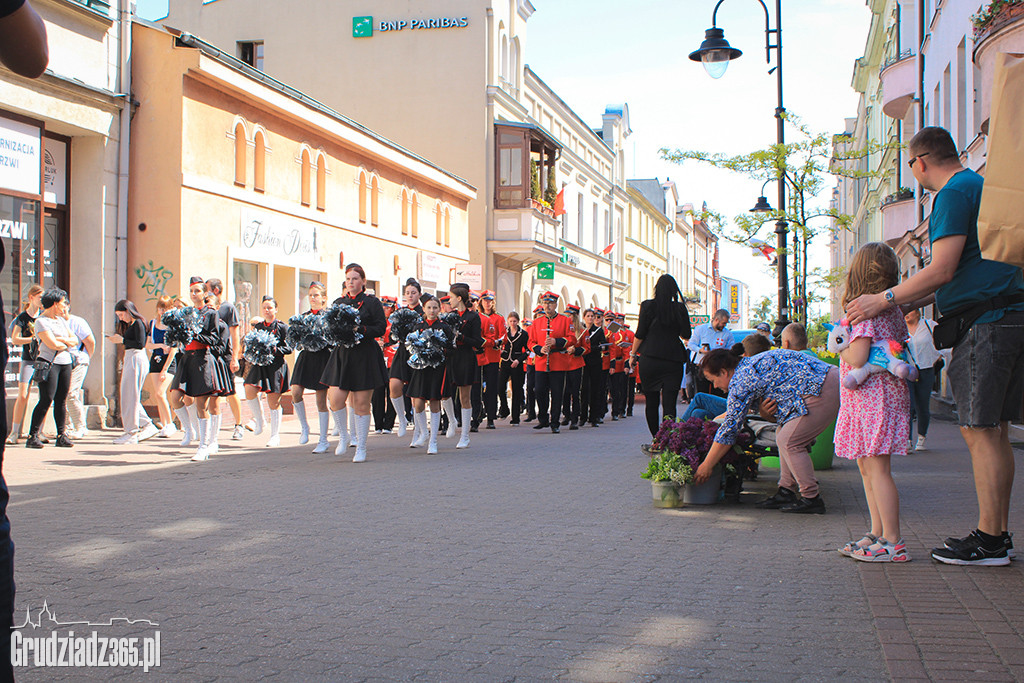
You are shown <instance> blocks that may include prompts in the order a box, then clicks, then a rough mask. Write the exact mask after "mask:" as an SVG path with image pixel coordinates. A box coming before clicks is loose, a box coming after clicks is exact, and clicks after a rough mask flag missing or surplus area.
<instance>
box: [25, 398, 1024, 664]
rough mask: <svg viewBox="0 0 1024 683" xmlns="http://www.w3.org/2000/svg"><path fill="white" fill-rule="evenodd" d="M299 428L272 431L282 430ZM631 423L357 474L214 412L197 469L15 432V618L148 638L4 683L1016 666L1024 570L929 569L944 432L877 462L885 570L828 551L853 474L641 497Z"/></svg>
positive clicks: (291, 434)
mask: <svg viewBox="0 0 1024 683" xmlns="http://www.w3.org/2000/svg"><path fill="white" fill-rule="evenodd" d="M641 408H642V407H641ZM295 432H296V426H295V422H294V421H293V420H289V421H286V423H285V435H284V441H285V443H288V444H294V443H295V442H296V436H295ZM645 433H646V430H645V428H644V424H643V418H642V417H641V416H639V415H638V416H637V417H633V418H631V419H628V420H624V421H619V422H615V423H611V422H609V423H608V424H607V425H606V426H604V427H601V428H599V429H592V428H587V429H584V430H581V431H579V432H568V431H566V430H563V432H562V434H560V435H552V434H550V433H549V432H547V431H546V430H544V431H543V432H535V431H533V430H531V429H530V428H529V425H523V426H520V427H516V428H512V427H508V426H505V425H504V424H500V425H499V428H498V430H496V431H487V430H481V432H480V433H479V434H474V435H472V437H473V438H472V446H471V448H470V449H469V450H467V451H455V450H454V440H445V439H442V446H441V448H442V451H441V453H440V454H439V455H437V456H427V455H425V451H424V450H411V449H409V448H407V447H406V446H407V443H406V440H404V439H403V440H401V441H400V440H399V439H398V437H396V436H375V435H371V437H370V445H369V449H370V455H369V461H368V462H367V463H365V464H362V465H356V464H353V463H351V462H349V458H341V457H334V456H333V455H331V456H314V455H312V454H310V453H309V450H310V449H311V446H312V445H310V446H302V447H299V446H290V447H284V448H279V449H274V450H269V449H266V448H263V447H262V444H263V442H264V441H263V439H264V437H255V436H252V435H248V436H247V437H246V439H245V440H244V441H242V442H232V441H230V440H228V439H227V437H228V436H229V431H228V430H227V429H225V430H224V432H223V435H222V437H223V438H222V447H221V454H220V455H219V456H216V457H215V458H214V459H212V460H210V461H209V462H207V463H201V464H196V463H191V462H189V461H188V456H187V455H185V454H182V453H180V452H179V449H177V448H176V447H175V443H176V440H175V443H171V442H169V441H168V440H163V439H153V440H151V441H148V442H145V443H143V444H142V445H141V446H131V447H119V446H112V445H109V444H110V439H111V438H112V437H113V436H115V434H113V433H105V434H103V435H102V437H101V436H100V435H94V436H91V437H89V438H88V439H86V440H84V441H83V442H82V443H80V444H78V445H77V447H76V448H75V449H73V450H57V449H55V448H53V447H48V448H46V449H44V450H41V451H29V450H26V449H24V448H22V447H20V446H14V447H8V450H7V457H6V462H5V473H6V475H7V477H8V480H9V482H10V484H11V487H12V504H11V507H10V515H11V518H12V523H13V526H14V535H15V542H16V544H17V555H16V561H17V571H16V577H17V581H18V596H17V605H18V610H19V615H22V614H24V611H25V610H26V609H32V611H33V614H35V613H36V612H37V611H38V609H39V608H40V607H41V606H42V605H43V603H44V602H45V603H46V604H47V606H48V607H49V608H50V609H51V610H52V611H53V613H54V614H55V615H56V617H57V618H58V619H60V620H91V621H100V620H106V619H109V618H111V617H125V618H131V619H149V620H152V621H154V622H158V623H159V630H160V633H161V663H160V667H159V668H158V669H155V670H153V671H151V672H150V673H148V674H143V673H142V672H141V671H140V670H138V669H49V670H41V669H33V668H27V669H26V668H22V669H19V671H18V680H19V681H44V680H46V681H52V680H60V681H63V680H66V681H83V680H136V679H138V680H147V681H148V680H154V681H155V680H165V679H166V680H175V681H185V680H187V681H215V680H225V681H227V680H242V681H252V680H262V679H266V680H280V681H361V680H381V681H384V680H390V681H396V680H398V681H405V680H410V681H476V680H479V681H531V680H551V679H564V680H573V681H655V680H663V681H677V680H683V679H700V678H704V679H708V680H715V681H750V680H779V681H820V680H827V679H852V678H857V679H863V680H886V679H889V678H894V679H899V680H903V679H908V678H914V677H919V678H929V677H930V678H933V679H950V680H952V679H958V680H963V679H965V678H967V677H971V678H974V679H984V680H991V681H995V680H1011V679H1013V678H1014V677H1024V643H1022V640H1021V636H1020V634H1021V633H1022V631H1024V580H1022V574H1021V570H1020V563H1018V564H1016V565H1014V566H1012V567H1010V568H970V569H962V568H956V567H946V566H938V565H934V564H932V563H931V562H930V561H929V560H928V558H927V549H928V548H929V547H930V546H931V545H933V544H935V543H936V542H937V541H938V540H939V539H941V538H942V537H943V536H945V535H948V534H950V533H954V532H955V533H957V534H961V533H965V532H966V531H967V530H968V529H969V528H971V525H972V524H973V523H974V517H975V514H976V511H975V507H974V495H973V486H972V483H971V479H970V470H969V461H968V458H967V455H966V450H965V448H964V446H963V442H962V440H961V439H960V437H959V435H958V434H957V433H956V430H955V429H954V428H953V427H952V425H949V424H948V423H946V424H943V423H939V424H936V425H935V426H934V428H933V433H932V436H931V437H930V440H931V442H932V445H933V448H932V450H930V451H928V452H927V453H919V454H915V455H913V456H911V457H909V458H906V459H903V460H901V461H900V462H899V463H898V464H897V467H896V469H897V476H898V483H899V485H900V487H901V490H902V492H903V505H904V528H905V530H906V539H907V540H908V542H909V544H910V549H911V552H912V553H913V555H914V557H915V560H914V561H913V562H911V563H910V564H909V565H902V566H895V567H891V566H890V567H883V566H865V565H861V564H858V563H855V562H853V561H851V560H847V559H845V558H842V557H840V556H839V555H838V554H837V553H836V552H835V548H836V547H837V545H838V544H839V543H840V542H842V541H845V540H848V539H849V538H851V537H853V536H854V535H858V536H859V534H860V533H862V532H863V529H864V524H865V522H864V519H865V516H866V512H865V506H864V503H863V501H862V494H861V491H860V483H859V477H858V476H857V471H856V467H855V466H853V465H852V464H851V463H839V464H838V466H837V467H836V468H835V469H833V470H830V471H827V472H823V473H821V480H822V487H823V489H822V490H823V496H824V497H825V500H826V502H827V504H828V506H829V513H828V514H827V515H824V516H806V517H803V516H795V517H794V516H789V515H783V514H780V513H777V512H771V511H761V510H757V509H755V508H754V507H753V506H752V505H751V504H750V502H751V500H754V499H756V497H757V496H758V495H760V494H763V493H767V492H769V491H771V490H773V488H774V483H773V474H774V473H773V472H772V471H764V472H762V476H761V478H760V481H758V482H753V483H748V485H747V489H748V490H749V492H748V493H747V494H745V496H744V498H745V500H744V502H742V503H741V504H739V505H727V504H720V505H717V506H711V507H707V508H690V509H682V510H670V511H667V510H657V509H655V508H653V507H652V505H651V501H650V485H649V484H648V483H647V482H646V481H644V480H642V479H640V478H639V473H640V471H641V470H642V468H643V466H644V462H645V459H644V456H642V455H641V454H640V452H639V450H638V448H637V445H638V443H640V441H641V440H643V437H644V436H645ZM314 440H315V439H314ZM350 452H351V451H350ZM188 455H190V453H189V454H188ZM1017 507H1018V508H1019V505H1017ZM77 628H78V629H80V631H79V633H81V630H83V629H84V627H77ZM99 630H100V631H101V632H102V631H103V629H99ZM113 630H115V631H118V632H120V631H125V632H127V631H130V630H131V629H130V628H127V627H121V628H120V629H117V628H115V629H113ZM107 631H108V632H109V631H111V629H108V630H107ZM47 632H48V631H45V630H44V631H42V633H43V634H44V635H45V633H47ZM101 634H102V633H101Z"/></svg>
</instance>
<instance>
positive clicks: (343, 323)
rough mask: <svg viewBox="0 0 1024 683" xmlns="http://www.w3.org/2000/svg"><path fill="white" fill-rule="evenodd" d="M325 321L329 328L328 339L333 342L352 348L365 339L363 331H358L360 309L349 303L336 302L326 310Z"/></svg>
mask: <svg viewBox="0 0 1024 683" xmlns="http://www.w3.org/2000/svg"><path fill="white" fill-rule="evenodd" d="M324 323H325V325H326V328H327V339H328V340H330V341H331V342H332V343H333V344H336V345H337V344H340V345H341V346H344V347H345V348H347V349H348V348H352V347H353V346H355V345H356V344H358V343H359V342H361V341H362V340H363V333H362V332H359V331H358V329H357V328H358V327H359V309H358V308H354V307H352V306H349V305H348V304H334V305H333V306H331V307H330V308H328V309H327V310H326V311H324Z"/></svg>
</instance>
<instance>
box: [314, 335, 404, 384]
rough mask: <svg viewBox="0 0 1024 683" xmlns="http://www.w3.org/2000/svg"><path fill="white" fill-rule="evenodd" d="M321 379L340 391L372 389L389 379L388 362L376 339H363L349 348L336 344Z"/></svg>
mask: <svg viewBox="0 0 1024 683" xmlns="http://www.w3.org/2000/svg"><path fill="white" fill-rule="evenodd" d="M320 381H321V382H323V383H324V384H326V385H327V386H329V387H338V388H339V389H341V390H342V391H372V390H373V389H376V388H377V387H382V386H384V385H385V384H387V383H388V366H387V363H385V362H384V352H383V351H381V348H380V346H379V345H378V344H377V340H376V339H363V341H361V342H359V343H358V344H356V345H355V346H353V347H352V348H345V347H344V346H336V347H334V350H333V351H332V352H331V357H330V358H329V359H328V361H327V366H326V367H325V368H324V374H323V375H322V376H321V378H320Z"/></svg>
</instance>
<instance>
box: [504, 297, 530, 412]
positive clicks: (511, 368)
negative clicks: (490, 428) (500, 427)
mask: <svg viewBox="0 0 1024 683" xmlns="http://www.w3.org/2000/svg"><path fill="white" fill-rule="evenodd" d="M507 320H508V327H507V328H505V336H504V337H503V338H502V340H501V361H500V364H499V366H498V387H499V389H498V398H499V399H501V410H500V411H499V412H498V417H507V416H509V415H511V416H512V419H511V420H509V424H513V425H517V424H519V416H520V415H521V414H522V412H523V382H524V380H525V379H526V366H525V363H526V356H527V355H529V352H528V351H527V348H526V337H527V334H526V330H524V329H523V328H521V327H519V314H518V313H516V312H515V311H512V312H511V313H509V314H508V318H507ZM509 380H511V381H512V410H511V412H509V409H508V403H507V402H506V400H507V399H506V397H505V389H506V387H508V385H509Z"/></svg>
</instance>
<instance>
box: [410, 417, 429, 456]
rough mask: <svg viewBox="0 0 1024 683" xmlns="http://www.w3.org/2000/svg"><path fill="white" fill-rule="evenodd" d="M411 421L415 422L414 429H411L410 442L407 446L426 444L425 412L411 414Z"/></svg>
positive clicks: (418, 446)
mask: <svg viewBox="0 0 1024 683" xmlns="http://www.w3.org/2000/svg"><path fill="white" fill-rule="evenodd" d="M412 419H413V422H415V424H416V429H415V430H414V431H413V437H412V443H410V444H409V448H423V447H424V446H425V445H426V444H427V413H426V411H424V412H422V413H415V412H414V413H413V414H412Z"/></svg>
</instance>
